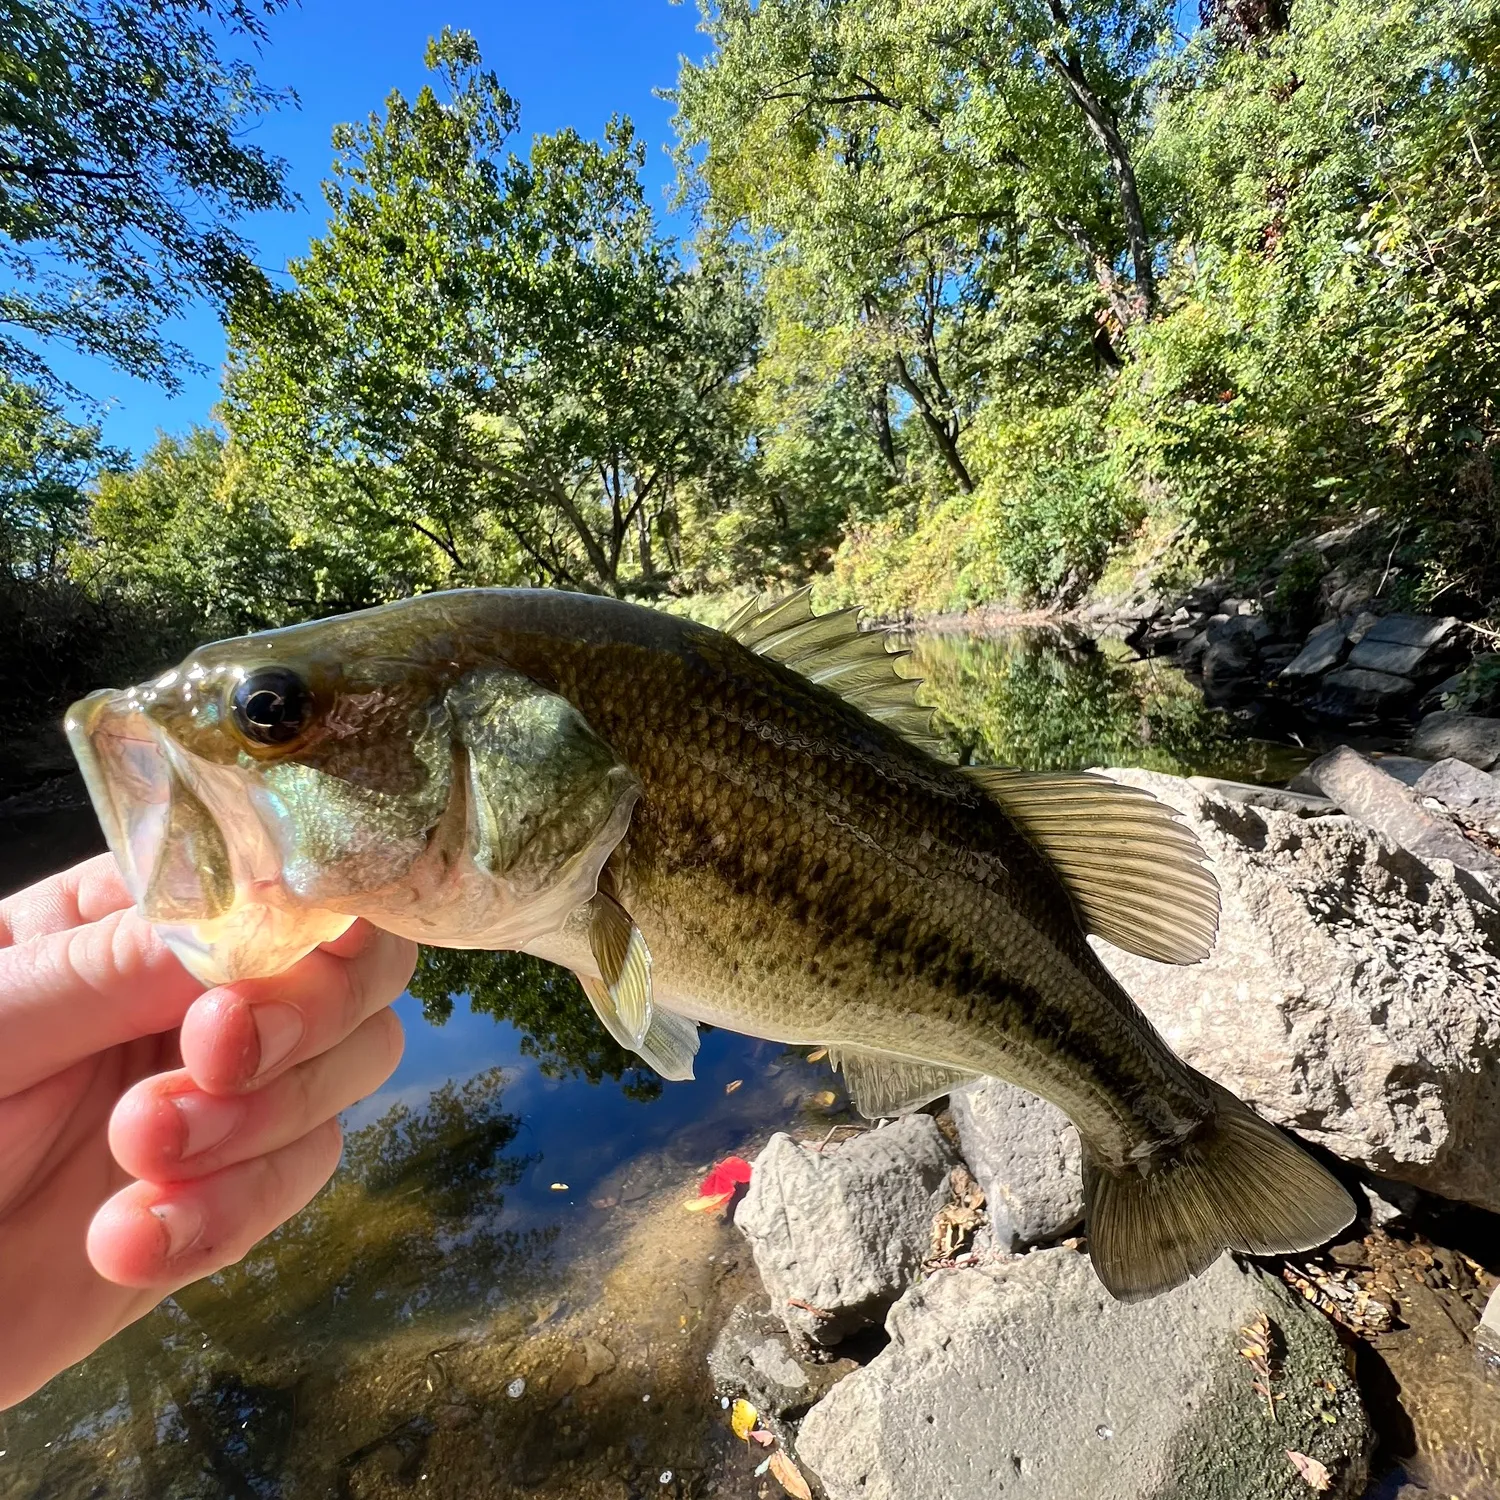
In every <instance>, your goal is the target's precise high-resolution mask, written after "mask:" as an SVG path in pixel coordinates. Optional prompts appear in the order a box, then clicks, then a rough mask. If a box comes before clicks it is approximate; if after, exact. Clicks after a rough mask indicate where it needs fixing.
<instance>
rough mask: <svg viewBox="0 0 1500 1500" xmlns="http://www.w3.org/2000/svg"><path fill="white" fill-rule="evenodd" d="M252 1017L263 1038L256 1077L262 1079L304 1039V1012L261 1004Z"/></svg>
mask: <svg viewBox="0 0 1500 1500" xmlns="http://www.w3.org/2000/svg"><path fill="white" fill-rule="evenodd" d="M251 1015H252V1016H253V1017H254V1018H255V1034H256V1036H257V1037H258V1038H259V1039H260V1063H259V1064H258V1066H257V1067H256V1069H255V1076H256V1077H257V1078H261V1077H263V1076H264V1075H265V1074H267V1073H269V1072H270V1071H271V1069H272V1068H274V1067H275V1066H276V1064H277V1063H279V1062H280V1061H281V1060H282V1059H283V1058H284V1057H286V1055H287V1054H288V1053H289V1052H290V1051H291V1050H292V1048H293V1047H295V1046H296V1045H297V1043H298V1042H300V1041H301V1040H302V1012H301V1011H300V1010H298V1009H297V1008H296V1006H294V1005H257V1006H256V1007H255V1009H254V1010H253V1011H251Z"/></svg>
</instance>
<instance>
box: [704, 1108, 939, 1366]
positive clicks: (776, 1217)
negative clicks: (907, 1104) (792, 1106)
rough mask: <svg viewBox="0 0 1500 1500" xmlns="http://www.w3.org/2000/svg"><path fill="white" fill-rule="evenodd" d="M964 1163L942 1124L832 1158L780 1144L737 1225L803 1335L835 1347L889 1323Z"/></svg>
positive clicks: (779, 1307)
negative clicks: (950, 1179) (886, 1319)
mask: <svg viewBox="0 0 1500 1500" xmlns="http://www.w3.org/2000/svg"><path fill="white" fill-rule="evenodd" d="M957 1164H958V1158H957V1156H955V1155H954V1153H953V1150H952V1148H951V1147H950V1146H949V1145H948V1143H947V1141H945V1140H944V1139H943V1136H942V1133H941V1132H940V1131H939V1130H938V1127H937V1123H936V1121H934V1120H933V1118H932V1116H931V1115H923V1114H916V1115H908V1116H906V1118H904V1119H901V1120H897V1121H896V1122H895V1123H894V1124H891V1125H887V1126H884V1127H883V1128H881V1129H879V1130H871V1131H867V1132H866V1133H865V1134H864V1135H860V1136H856V1137H855V1138H854V1139H853V1140H851V1141H846V1142H844V1143H843V1144H842V1145H840V1146H839V1147H838V1148H837V1149H836V1150H834V1149H830V1150H828V1151H826V1152H825V1151H815V1150H813V1149H811V1148H810V1147H807V1146H802V1145H799V1144H798V1143H797V1142H796V1141H794V1140H793V1139H792V1138H791V1137H790V1136H789V1135H781V1134H777V1135H773V1136H772V1137H771V1139H770V1142H769V1144H768V1145H767V1146H766V1148H765V1150H764V1151H762V1152H761V1154H760V1156H759V1157H758V1158H757V1159H756V1162H755V1170H754V1172H753V1174H752V1176H751V1178H750V1188H749V1191H748V1192H747V1193H746V1194H745V1197H744V1201H743V1202H742V1203H741V1204H740V1206H739V1208H738V1209H737V1210H736V1211H735V1216H734V1222H735V1224H736V1226H737V1227H738V1228H739V1229H740V1231H741V1232H742V1233H743V1234H744V1236H745V1238H746V1239H748V1240H749V1241H750V1250H751V1253H752V1254H753V1255H754V1257H755V1267H756V1269H757V1270H758V1271H759V1272H760V1279H761V1283H762V1284H763V1285H764V1287H765V1289H766V1292H767V1294H768V1295H769V1296H770V1298H771V1305H772V1307H773V1308H775V1310H776V1312H777V1313H778V1314H779V1315H780V1317H781V1319H782V1321H783V1322H784V1323H785V1324H786V1326H787V1329H788V1330H789V1331H790V1332H791V1333H792V1334H793V1335H794V1336H796V1337H798V1338H801V1339H805V1340H808V1341H810V1342H812V1343H816V1344H823V1345H832V1344H836V1343H838V1342H839V1340H840V1339H843V1338H846V1337H847V1336H848V1335H849V1334H851V1333H854V1332H855V1331H856V1330H858V1329H860V1328H867V1327H869V1326H870V1325H871V1324H875V1323H878V1322H880V1320H881V1319H882V1318H883V1317H884V1316H885V1312H886V1309H887V1308H888V1307H889V1306H890V1305H891V1303H892V1302H894V1301H895V1300H896V1298H897V1297H899V1296H900V1295H901V1293H902V1292H904V1291H905V1290H906V1288H907V1287H908V1286H909V1285H910V1284H911V1282H912V1281H913V1279H914V1278H915V1277H916V1276H917V1275H918V1274H919V1273H920V1271H921V1269H922V1262H923V1260H924V1259H926V1256H927V1252H928V1246H929V1243H930V1239H931V1235H932V1221H933V1219H934V1217H935V1216H936V1215H937V1213H938V1212H939V1210H940V1209H942V1208H943V1206H944V1205H945V1204H946V1203H947V1202H948V1174H949V1173H950V1172H951V1171H952V1169H953V1168H954V1167H955V1166H956V1165H957ZM793 1299H795V1300H796V1301H798V1302H805V1303H808V1304H809V1305H810V1306H811V1307H814V1308H817V1309H818V1311H819V1313H821V1314H826V1316H819V1315H818V1313H813V1312H809V1311H807V1310H806V1309H804V1308H801V1307H794V1306H793V1305H792V1302H793Z"/></svg>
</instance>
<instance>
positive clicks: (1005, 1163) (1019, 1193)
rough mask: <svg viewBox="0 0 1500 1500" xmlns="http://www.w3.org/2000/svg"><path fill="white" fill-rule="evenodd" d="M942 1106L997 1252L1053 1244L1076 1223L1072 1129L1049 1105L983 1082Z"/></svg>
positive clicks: (1078, 1191) (1079, 1166)
mask: <svg viewBox="0 0 1500 1500" xmlns="http://www.w3.org/2000/svg"><path fill="white" fill-rule="evenodd" d="M948 1107H949V1109H950V1110H951V1111H952V1112H953V1123H954V1124H955V1125H956V1126H957V1127H958V1143H959V1146H960V1147H961V1148H962V1150H963V1154H964V1160H965V1161H967V1162H968V1164H969V1166H970V1167H971V1168H972V1169H973V1172H974V1176H975V1177H976V1178H977V1179H978V1182H979V1186H980V1187H981V1188H983V1189H984V1199H985V1206H986V1208H987V1209H988V1211H989V1216H990V1228H991V1232H992V1233H993V1234H994V1236H995V1241H996V1243H997V1244H998V1245H999V1246H1000V1248H1001V1249H1002V1250H1019V1249H1021V1248H1022V1247H1024V1246H1026V1245H1037V1244H1046V1243H1048V1242H1049V1241H1052V1240H1058V1239H1061V1238H1062V1237H1063V1235H1065V1234H1067V1232H1068V1231H1069V1230H1070V1229H1072V1228H1073V1227H1074V1226H1075V1225H1076V1224H1077V1223H1078V1221H1079V1220H1080V1219H1081V1218H1082V1217H1083V1163H1082V1155H1081V1149H1080V1147H1079V1144H1078V1132H1077V1131H1076V1130H1075V1129H1074V1128H1073V1126H1072V1124H1071V1122H1070V1121H1069V1120H1068V1117H1067V1116H1066V1115H1065V1114H1064V1113H1063V1112H1062V1111H1061V1110H1060V1109H1059V1108H1058V1107H1057V1106H1056V1105H1055V1104H1049V1103H1047V1101H1046V1100H1045V1099H1038V1098H1037V1096H1036V1095H1035V1094H1028V1093H1027V1092H1026V1090H1025V1089H1018V1088H1016V1087H1015V1086H1014V1085H1013V1084H1009V1083H1002V1082H1001V1081H1000V1080H999V1079H998V1078H986V1079H984V1080H983V1081H982V1082H980V1083H975V1084H971V1085H969V1087H968V1088H963V1089H955V1090H954V1092H953V1094H952V1095H951V1096H950V1098H949V1101H948Z"/></svg>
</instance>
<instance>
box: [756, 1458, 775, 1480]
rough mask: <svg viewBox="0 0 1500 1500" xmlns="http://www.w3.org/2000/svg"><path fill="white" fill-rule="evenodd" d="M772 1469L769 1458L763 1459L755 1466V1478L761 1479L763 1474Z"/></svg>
mask: <svg viewBox="0 0 1500 1500" xmlns="http://www.w3.org/2000/svg"><path fill="white" fill-rule="evenodd" d="M770 1467H771V1460H770V1459H769V1458H763V1459H761V1461H760V1462H759V1463H758V1464H757V1465H756V1466H755V1477H756V1478H757V1479H759V1478H760V1476H761V1475H762V1474H764V1473H765V1472H766V1470H767V1469H769V1468H770Z"/></svg>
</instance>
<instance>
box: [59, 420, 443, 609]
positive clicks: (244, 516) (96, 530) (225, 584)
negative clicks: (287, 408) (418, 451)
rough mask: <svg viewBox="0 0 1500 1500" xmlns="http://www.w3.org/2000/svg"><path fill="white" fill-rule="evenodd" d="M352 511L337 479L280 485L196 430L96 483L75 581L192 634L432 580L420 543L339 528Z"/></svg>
mask: <svg viewBox="0 0 1500 1500" xmlns="http://www.w3.org/2000/svg"><path fill="white" fill-rule="evenodd" d="M350 504H351V502H350V501H349V497H348V495H347V494H345V493H344V492H342V491H340V489H339V488H338V486H337V484H336V482H334V481H332V480H328V479H326V478H325V480H324V483H323V484H322V485H321V487H317V488H314V487H313V484H312V483H311V481H309V482H308V483H307V484H304V485H302V486H300V487H299V486H294V485H288V484H286V483H284V482H283V481H282V480H281V479H279V478H273V477H272V476H271V475H269V474H268V473H267V472H266V470H265V468H264V466H263V465H261V464H259V463H258V462H256V461H255V460H253V459H252V458H251V456H250V455H249V454H248V453H247V452H246V450H245V449H244V447H243V446H242V445H239V444H236V443H233V442H230V441H228V440H226V438H225V437H224V435H223V433H221V432H219V431H217V430H215V429H213V428H206V427H199V428H195V429H193V430H192V431H191V432H189V433H188V435H187V436H186V437H182V438H173V437H163V438H161V439H160V440H159V441H158V442H157V444H156V445H155V447H153V448H152V449H151V451H150V452H149V453H147V454H146V455H145V457H144V458H142V460H141V461H140V463H139V464H138V465H136V466H135V467H134V468H133V469H129V470H115V471H112V472H108V473H105V474H103V475H101V476H100V478H99V481H98V485H97V489H96V493H95V495H94V499H93V505H92V509H91V511H90V515H89V539H88V544H87V545H86V546H85V547H81V548H80V549H78V551H77V552H76V554H75V559H74V573H75V576H77V577H79V578H80V579H84V580H87V581H88V582H89V583H90V584H91V585H92V586H93V587H95V588H96V589H99V590H103V591H106V592H108V593H111V594H114V595H117V596H119V597H121V598H123V599H125V600H128V601H131V602H133V603H135V604H137V605H139V606H140V607H142V608H149V607H155V608H157V609H158V610H160V611H161V612H162V613H163V614H165V615H166V616H168V617H170V618H173V619H175V620H177V621H179V622H180V623H181V626H182V628H183V630H184V632H185V633H186V634H199V635H201V634H206V633H210V632H217V633H221V634H239V633H241V632H244V631H250V630H264V629H266V628H268V627H270V626H274V625H285V624H289V623H291V622H292V621H295V620H302V619H307V618H308V617H310V616H314V615H318V614H335V613H340V612H342V611H345V610H350V609H359V608H362V607H364V606H366V605H371V604H379V603H381V602H382V601H383V600H386V599H393V598H400V597H403V596H404V595H406V594H409V593H412V592H414V591H417V590H420V589H421V588H424V587H430V586H431V585H432V583H433V582H435V581H436V577H437V570H436V559H435V557H434V556H433V554H432V551H431V549H430V548H428V547H426V546H424V545H423V544H422V543H421V541H420V539H419V538H417V537H415V536H411V535H400V534H396V535H391V534H376V535H373V536H371V535H366V534H362V533H361V532H360V531H359V530H358V528H357V527H356V526H353V525H350V524H347V515H348V510H349V508H350ZM357 508H358V506H357V504H354V509H356V510H357Z"/></svg>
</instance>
